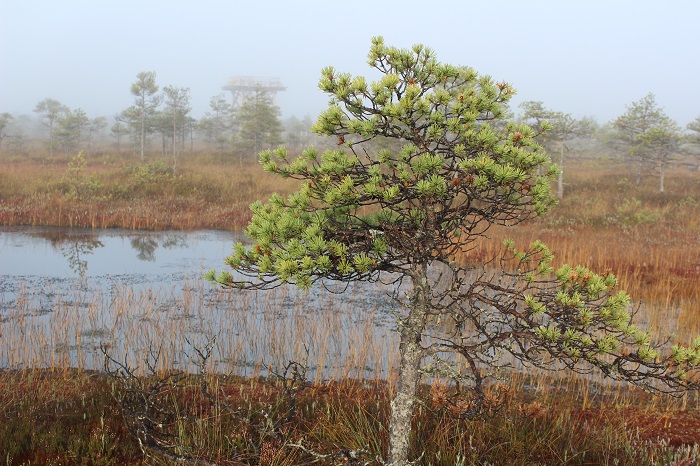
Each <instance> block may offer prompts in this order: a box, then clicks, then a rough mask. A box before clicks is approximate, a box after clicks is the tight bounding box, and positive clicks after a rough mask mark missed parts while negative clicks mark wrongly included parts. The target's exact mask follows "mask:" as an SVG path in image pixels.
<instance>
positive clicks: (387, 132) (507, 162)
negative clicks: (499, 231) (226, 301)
mask: <svg viewBox="0 0 700 466" xmlns="http://www.w3.org/2000/svg"><path fill="white" fill-rule="evenodd" d="M370 64H371V65H372V66H373V67H374V68H376V69H377V70H379V71H381V72H382V73H383V75H384V77H383V78H382V79H380V80H379V81H378V82H374V83H371V84H368V83H367V81H366V80H365V78H363V77H356V78H354V77H352V76H350V75H349V74H344V73H338V72H336V71H335V69H333V68H331V67H329V68H326V69H324V70H323V72H322V75H323V76H322V78H321V82H320V84H319V87H320V88H321V90H323V91H324V92H326V93H328V94H329V95H331V98H332V103H331V105H330V107H329V108H328V110H326V111H325V112H323V113H322V114H321V115H320V116H319V118H318V121H317V122H316V124H315V125H314V127H313V131H314V132H316V133H318V134H325V135H330V136H334V137H336V138H337V140H338V145H339V148H338V149H337V150H327V151H325V152H324V153H321V154H319V153H318V152H317V151H316V150H314V149H307V150H306V151H304V153H303V154H302V155H301V156H299V157H296V158H290V156H289V153H288V152H287V151H286V149H284V148H279V149H276V150H268V151H264V152H262V153H261V154H260V162H261V164H262V165H263V167H264V169H265V170H266V171H268V172H271V173H275V174H279V175H280V176H283V177H291V178H296V179H299V180H301V181H302V185H301V188H300V190H299V191H298V192H296V193H294V194H292V195H291V196H289V197H288V198H287V199H282V198H281V197H280V196H273V197H272V198H271V199H270V200H269V201H268V202H267V203H266V204H262V203H256V204H254V205H253V206H252V210H253V214H254V215H253V219H252V221H251V222H250V225H249V226H248V229H247V230H246V234H247V236H248V237H249V238H251V239H252V240H253V242H254V243H253V246H252V247H251V248H248V249H246V248H243V247H241V246H238V247H236V249H235V251H234V254H233V256H232V257H231V258H230V259H229V265H231V266H232V267H233V268H234V269H236V270H238V271H239V272H242V273H245V274H247V275H248V276H250V277H252V278H254V279H263V281H264V282H267V280H269V279H272V278H274V279H278V280H279V281H280V282H283V283H293V284H296V285H298V286H301V287H304V288H306V287H308V286H310V285H311V284H312V283H313V282H314V281H315V280H318V279H320V278H330V279H334V280H357V279H369V278H372V277H374V276H376V273H378V272H382V271H386V272H402V271H404V270H405V268H406V267H409V266H410V264H412V263H416V262H421V261H424V260H426V259H431V260H432V259H438V260H448V259H449V258H450V257H451V256H454V254H455V253H456V252H457V251H458V250H459V249H461V248H464V247H468V245H469V244H470V243H471V242H473V241H474V240H475V239H476V238H478V237H479V236H481V235H483V234H484V232H485V231H486V230H487V229H488V227H489V226H490V225H491V224H514V223H517V222H520V221H522V220H524V219H526V218H528V217H529V216H531V215H532V214H542V213H544V212H545V211H546V210H547V209H548V208H549V207H550V206H551V205H552V204H553V203H554V199H553V196H552V194H551V191H550V189H549V184H550V179H551V177H552V176H554V175H555V174H556V170H557V169H556V166H553V165H551V164H550V161H549V158H548V157H547V155H546V154H545V153H544V152H543V150H542V148H541V147H540V146H539V144H537V143H536V142H535V140H534V138H535V136H536V135H537V134H538V133H539V132H541V131H544V130H545V129H546V127H543V128H538V129H537V130H534V129H532V128H530V127H529V126H525V125H517V124H514V123H507V124H503V123H501V122H500V118H501V116H502V115H503V112H504V110H505V108H506V104H507V102H508V101H509V100H510V98H511V97H512V95H513V89H512V88H511V86H510V85H508V84H506V83H495V82H493V80H492V79H491V78H489V77H487V76H486V77H482V76H479V75H478V74H477V73H476V72H475V71H474V70H472V69H470V68H463V67H455V66H451V65H446V64H442V63H440V62H438V61H437V60H436V59H435V57H434V54H433V52H432V51H431V50H430V49H428V48H425V47H423V46H415V47H414V48H413V49H412V50H399V49H396V48H393V47H386V46H385V45H384V43H383V41H382V39H381V38H375V39H374V40H373V45H372V48H371V51H370ZM387 141H390V142H387ZM381 142H385V143H386V144H387V145H390V146H391V147H390V148H383V149H379V150H374V147H375V146H376V145H378V144H379V143H381ZM538 172H542V173H544V175H543V176H539V175H538V174H537V173H538ZM457 238H458V239H457ZM210 278H212V277H210ZM216 280H217V281H218V282H220V283H222V284H224V285H232V284H233V281H234V280H233V277H232V276H231V275H230V274H228V273H224V274H220V275H218V277H216Z"/></svg>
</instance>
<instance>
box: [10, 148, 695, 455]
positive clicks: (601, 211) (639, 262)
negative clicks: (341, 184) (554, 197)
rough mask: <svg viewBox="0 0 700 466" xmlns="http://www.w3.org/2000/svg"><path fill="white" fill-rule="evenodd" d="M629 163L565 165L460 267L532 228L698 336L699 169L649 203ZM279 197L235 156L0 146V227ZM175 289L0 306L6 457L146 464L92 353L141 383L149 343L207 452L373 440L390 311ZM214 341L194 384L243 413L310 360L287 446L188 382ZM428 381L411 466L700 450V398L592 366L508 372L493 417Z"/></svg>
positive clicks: (183, 223)
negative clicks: (38, 153)
mask: <svg viewBox="0 0 700 466" xmlns="http://www.w3.org/2000/svg"><path fill="white" fill-rule="evenodd" d="M627 173H628V172H627V167H626V166H625V165H615V164H611V163H609V162H607V163H599V162H591V161H589V162H586V163H581V164H577V166H575V167H574V168H571V169H567V172H566V174H567V185H566V188H567V189H566V195H565V198H564V199H563V200H562V201H561V202H560V204H559V205H558V206H557V207H555V208H554V209H553V210H552V211H551V212H550V214H549V215H548V216H546V217H544V218H542V219H535V220H533V221H531V222H528V223H527V224H523V225H520V226H517V227H513V228H503V229H501V228H493V229H492V230H490V232H489V233H490V236H491V238H490V239H485V240H484V241H482V242H481V243H480V244H478V247H477V248H475V249H474V250H472V251H471V252H470V253H469V254H467V255H465V256H463V257H460V258H458V259H460V260H463V261H465V262H479V261H483V260H484V259H485V258H488V257H492V256H493V255H494V254H495V253H496V251H497V250H498V248H500V246H501V240H502V238H503V237H509V238H512V239H514V240H515V241H516V243H518V244H519V245H523V246H524V245H526V244H528V243H529V242H531V241H532V240H534V239H537V238H539V239H542V240H543V241H544V242H545V244H547V245H548V246H549V247H550V248H551V249H552V251H553V252H554V253H555V254H556V260H555V261H556V262H557V263H564V262H566V263H570V264H572V265H573V264H583V265H586V266H588V267H590V268H591V269H593V270H596V271H600V272H603V271H612V272H613V273H615V274H616V275H617V276H618V278H619V279H620V288H622V289H626V290H627V291H628V292H629V293H630V294H631V296H632V297H633V299H634V303H635V306H636V309H637V314H638V315H637V318H638V319H639V320H640V321H641V322H642V323H643V324H644V325H645V326H647V327H651V328H652V329H653V330H654V332H655V333H656V334H659V335H663V334H666V333H671V332H673V333H675V334H676V335H677V339H678V340H679V341H681V342H687V341H689V340H691V339H692V338H693V337H694V336H696V335H697V334H700V286H699V285H698V284H699V283H700V220H699V219H700V176H699V175H698V173H697V172H687V171H684V170H681V169H678V170H672V171H671V172H670V173H669V174H668V177H667V180H668V182H667V192H666V193H664V194H663V195H661V194H658V193H657V192H655V190H656V185H655V183H654V182H653V181H652V182H650V183H648V184H642V185H639V186H637V185H635V184H634V183H633V182H631V181H629V180H628V179H627V178H626V176H627ZM292 189H294V182H285V181H283V182H281V183H280V181H279V180H278V179H273V178H269V177H267V176H266V175H265V174H264V173H262V170H260V168H259V167H258V166H257V165H256V164H252V163H251V164H249V165H245V166H243V167H240V166H239V165H238V161H237V160H228V159H226V158H223V157H220V156H216V157H215V156H208V155H206V154H201V155H198V156H193V157H191V158H190V159H184V160H182V161H179V162H178V171H177V172H173V171H172V170H171V169H170V168H169V166H168V163H167V162H166V161H162V160H158V159H151V160H149V161H148V162H147V163H140V161H138V160H137V159H135V158H133V157H127V156H102V157H94V158H83V159H82V160H81V159H80V158H77V157H73V158H71V159H69V160H66V159H65V158H56V159H54V160H46V159H43V158H31V157H29V158H25V159H18V158H6V159H3V160H2V164H1V165H0V223H1V224H3V225H61V226H82V227H91V228H107V227H119V228H136V229H141V228H146V229H170V228H182V229H194V228H226V229H231V228H240V227H241V226H242V225H244V224H245V222H246V221H247V218H248V217H247V216H248V213H247V206H248V205H249V204H250V203H251V202H252V201H253V200H256V199H264V198H266V197H267V196H268V195H269V193H271V192H272V191H281V192H283V193H284V192H289V191H291V190H292ZM555 265H556V264H555ZM182 288H183V290H184V291H183V292H182V293H179V292H178V293H175V294H173V293H171V292H169V291H167V290H140V289H134V288H129V287H116V289H115V291H114V293H113V294H112V295H110V296H108V297H105V296H99V295H90V296H86V295H84V294H80V292H79V290H76V295H75V298H74V299H72V300H70V301H69V302H60V303H57V304H56V306H55V308H52V309H45V308H41V307H40V306H39V305H37V303H36V301H35V300H34V299H33V298H32V293H33V290H30V289H26V290H24V291H22V292H20V293H19V295H18V298H17V300H16V302H15V303H13V305H12V306H11V307H10V308H5V309H3V313H2V315H0V362H2V366H3V367H4V368H5V370H4V371H3V372H2V373H1V374H0V418H1V419H3V422H0V453H1V454H0V461H2V462H4V463H5V464H86V465H87V464H105V465H107V464H151V463H149V461H151V460H149V461H146V460H145V459H144V457H143V456H142V455H141V453H140V450H139V447H138V445H137V443H136V441H135V440H134V439H133V438H132V437H131V436H130V435H129V434H128V432H127V431H126V430H125V427H124V424H123V422H122V414H123V413H122V412H121V411H120V409H121V408H120V406H119V405H118V404H117V403H116V402H115V400H114V398H113V396H112V394H113V392H114V390H118V389H119V387H118V386H116V385H114V382H113V381H111V380H110V379H108V378H106V377H105V376H104V374H103V373H102V371H101V370H100V369H101V365H102V363H103V358H102V354H101V352H100V351H99V346H100V345H103V346H105V347H106V348H107V350H108V351H109V352H110V354H111V355H112V356H113V357H115V358H116V359H117V360H125V361H126V360H128V361H130V362H132V363H133V364H134V365H136V366H139V368H140V369H139V370H140V371H141V372H139V374H140V375H142V376H144V377H146V376H147V375H148V374H147V371H146V369H145V366H144V364H143V361H144V360H145V358H146V357H147V356H148V354H149V352H150V351H152V350H153V349H154V348H155V349H157V350H158V351H159V352H160V355H161V356H160V358H159V360H158V361H159V362H158V364H159V365H158V367H157V368H156V369H157V370H158V371H161V372H167V371H183V373H185V374H187V377H186V378H185V379H184V381H183V382H182V384H180V385H178V386H177V387H173V389H172V392H171V393H170V394H169V395H168V396H169V397H168V400H169V402H170V403H172V405H173V406H176V407H177V410H178V412H182V413H186V414H187V415H183V417H182V419H181V420H180V421H178V422H180V423H181V424H178V429H177V435H178V438H177V440H178V441H179V442H180V443H181V444H182V445H184V446H183V448H186V449H188V451H190V452H195V453H197V454H199V455H202V456H203V457H204V456H207V457H208V458H210V459H211V460H212V461H215V462H217V463H218V464H270V465H272V464H274V465H282V464H304V462H310V461H312V460H314V457H313V456H310V454H309V453H306V452H304V451H303V450H301V449H299V448H295V447H291V446H289V444H290V443H298V442H302V441H303V442H304V445H307V446H308V447H309V448H313V449H315V450H316V451H322V452H326V453H328V452H336V451H339V449H340V448H341V447H344V448H355V449H363V450H365V451H367V452H368V454H380V453H382V452H384V451H385V449H386V425H387V419H388V418H387V416H388V410H389V400H390V398H391V396H392V387H393V382H394V380H395V377H396V374H395V370H394V368H395V362H396V357H397V353H396V352H397V342H396V337H395V335H394V333H393V332H392V331H391V326H390V322H391V318H390V316H389V314H388V313H387V311H388V309H387V308H386V307H385V306H383V305H379V304H376V305H374V306H372V305H370V306H364V305H361V304H358V303H357V302H356V301H353V300H350V299H347V298H346V296H347V295H343V294H320V295H316V296H315V297H314V298H313V299H307V298H305V297H304V296H303V295H300V294H298V292H297V291H295V290H291V289H288V288H280V289H278V290H276V291H275V292H273V293H267V294H255V293H241V292H235V291H225V290H219V289H213V288H212V287H211V286H210V285H209V284H207V283H204V282H200V281H197V282H193V283H183V287H182ZM374 291H380V290H374ZM366 293H367V292H366V290H363V289H352V290H350V294H353V295H362V294H366ZM380 295H381V292H379V293H378V294H377V296H380ZM214 335H216V336H217V344H216V346H215V352H214V355H213V357H212V360H211V363H212V367H213V368H214V369H215V371H214V373H213V374H209V375H206V377H209V378H210V385H211V386H212V387H217V389H216V393H217V394H218V396H221V397H223V398H222V399H223V400H225V401H226V403H227V404H230V405H236V406H240V407H241V409H243V410H244V411H245V410H251V411H250V412H253V411H252V410H255V409H258V408H261V407H262V408H265V407H269V406H281V405H283V404H284V403H285V396H284V391H283V390H282V389H281V387H280V385H279V382H276V381H275V380H273V379H271V378H270V377H269V376H270V374H271V372H272V371H274V370H276V369H279V367H282V366H283V365H284V364H285V363H286V361H288V360H290V359H292V360H297V361H300V362H303V363H305V364H306V365H307V366H308V367H309V368H310V372H309V374H310V377H309V383H310V385H309V387H307V389H306V390H304V391H303V392H302V394H301V395H300V399H299V400H298V408H297V411H296V414H295V417H294V419H293V420H291V421H290V423H289V424H288V425H287V426H286V429H287V430H286V431H285V432H286V434H285V435H286V437H285V439H284V440H280V439H279V438H264V439H261V438H259V436H258V437H255V436H254V435H253V434H252V433H251V432H250V431H249V430H247V428H246V426H244V425H241V424H240V420H236V419H235V418H232V417H230V416H226V415H225V413H223V412H221V411H217V408H216V406H214V405H210V404H209V403H211V400H207V399H205V398H204V397H203V396H202V394H201V393H199V392H198V390H197V387H198V386H199V383H200V381H199V379H198V377H202V376H201V375H198V371H197V366H196V365H195V364H193V361H192V359H191V358H192V355H193V354H194V353H193V347H192V345H195V346H196V345H200V346H201V345H204V344H206V342H207V341H208V339H209V338H211V337H212V336H214ZM430 382H431V383H432V384H433V386H430V385H426V386H425V387H424V388H423V390H422V395H421V402H420V403H419V409H418V412H417V414H416V417H415V419H414V427H415V439H414V440H415V441H414V442H413V445H414V451H413V456H414V457H419V456H420V455H421V454H422V455H423V456H422V459H421V464H426V465H428V464H430V465H457V464H465V465H466V464H514V465H521V464H522V465H525V464H630V465H633V464H634V465H641V464H677V465H686V464H688V465H689V464H697V462H698V461H700V459H699V458H700V457H699V456H698V455H699V453H698V443H699V442H700V411H699V409H700V406H699V403H700V402H699V401H698V397H697V395H696V394H687V395H684V396H683V397H681V398H679V399H675V398H668V397H651V396H650V395H647V394H645V393H643V392H641V391H639V390H636V389H633V388H630V387H628V386H625V385H621V384H617V383H609V382H606V381H605V380H603V378H602V377H601V376H600V375H596V376H593V377H578V376H570V375H567V374H563V373H556V374H554V375H552V374H546V373H543V372H537V371H527V372H514V373H511V374H507V377H505V378H504V380H502V381H500V383H501V384H502V386H503V387H505V388H504V390H506V392H507V394H508V397H507V400H508V402H507V403H505V404H503V406H502V409H501V410H500V411H499V412H497V413H493V414H492V415H490V416H488V417H486V418H484V419H472V420H469V419H456V418H454V416H451V415H450V412H449V410H446V409H444V406H442V405H441V401H440V400H441V399H440V397H439V396H437V395H436V394H439V393H440V390H441V387H440V385H439V381H430ZM265 409H267V408H265ZM256 442H258V443H256ZM207 452H208V453H207ZM369 458H370V456H367V461H369ZM316 459H318V458H316ZM162 464H168V463H167V461H164V462H163V463H162ZM319 464H334V463H333V462H331V461H330V460H328V459H327V460H324V461H320V462H319ZM339 464H340V463H339ZM370 464H371V463H370Z"/></svg>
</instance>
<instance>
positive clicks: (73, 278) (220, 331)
mask: <svg viewBox="0 0 700 466" xmlns="http://www.w3.org/2000/svg"><path fill="white" fill-rule="evenodd" d="M237 240H238V238H236V237H234V235H233V234H231V233H226V232H219V231H197V232H158V233H154V232H138V231H137V232H134V231H119V230H109V231H107V230H104V231H93V230H76V229H65V228H3V229H0V336H1V337H2V338H0V366H2V367H13V368H20V367H27V366H43V367H54V366H65V365H70V366H82V367H88V368H99V367H101V365H102V363H103V355H102V352H101V351H100V350H99V348H100V347H101V346H105V347H107V348H108V349H109V352H110V354H111V355H112V356H114V357H118V358H120V359H124V358H131V359H132V360H133V361H134V364H137V363H138V362H139V361H143V360H144V359H145V358H146V357H147V356H148V354H149V352H153V353H158V352H160V358H159V361H158V364H160V365H162V366H164V367H179V368H183V367H187V368H190V369H191V368H192V367H193V366H192V363H193V359H192V355H193V354H194V352H193V346H197V347H202V346H204V345H205V344H206V343H207V342H208V341H209V340H210V339H211V338H214V337H215V338H216V339H217V345H216V347H215V352H214V356H213V358H212V364H213V365H216V368H217V370H221V371H226V372H231V371H235V372H238V373H241V372H242V373H244V374H249V373H254V372H255V371H261V370H263V371H264V370H265V368H266V367H269V368H271V369H274V368H275V367H279V366H281V365H283V364H284V363H285V361H287V360H290V359H293V360H304V361H305V362H306V363H307V364H308V365H309V367H310V368H311V369H312V371H313V373H314V374H316V375H317V376H319V377H331V376H358V375H362V376H365V375H372V374H373V375H375V376H385V375H386V370H387V367H388V364H389V362H390V359H391V357H392V355H391V354H388V353H391V351H393V350H392V349H391V348H392V347H394V346H395V345H394V342H393V338H394V335H393V333H392V332H391V325H390V322H391V320H392V319H391V314H390V311H391V309H392V307H393V306H394V303H393V302H392V300H391V299H390V298H389V296H388V294H389V292H390V291H391V287H385V286H382V285H381V284H371V285H367V284H352V285H350V286H348V287H346V286H339V285H332V284H328V286H317V287H316V288H314V289H313V290H311V291H310V292H308V293H303V292H300V291H298V290H296V289H294V288H293V287H280V288H278V289H276V290H273V291H268V292H241V291H228V290H221V289H220V288H217V287H215V286H213V285H211V284H209V283H207V282H205V281H204V280H202V275H203V273H204V271H206V270H208V269H210V268H214V269H217V270H221V269H223V268H225V265H224V263H223V258H224V257H225V256H226V255H228V254H229V252H230V251H231V245H232V244H233V242H234V241H237ZM378 342H379V344H377V343H378Z"/></svg>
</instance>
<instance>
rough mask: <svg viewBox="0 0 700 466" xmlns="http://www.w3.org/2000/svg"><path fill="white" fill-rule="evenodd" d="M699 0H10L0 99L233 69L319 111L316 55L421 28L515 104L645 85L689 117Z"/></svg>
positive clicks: (201, 84) (299, 112)
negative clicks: (276, 82) (506, 87)
mask: <svg viewBox="0 0 700 466" xmlns="http://www.w3.org/2000/svg"><path fill="white" fill-rule="evenodd" d="M697 18H700V2H697V1H696V0H687V1H678V0H669V1H668V2H659V1H658V0H634V1H632V0H630V1H627V0H623V1H620V0H616V1H612V2H611V1H610V0H605V1H602V0H594V1H587V2H562V1H559V0H552V1H533V2H516V1H511V0H501V1H497V2H488V1H483V0H482V1H478V2H476V1H472V0H466V1H442V2H425V1H415V0H404V1H401V2H378V1H376V0H353V1H347V2H331V1H318V0H313V1H298V2H286V1H278V2H270V1H267V2H254V1H248V2H242V1H236V0H233V1H223V0H222V1H213V0H200V1H197V2H191V1H182V0H169V1H161V0H150V1H136V0H121V1H118V2H96V1H94V0H86V1H80V0H64V1H60V2H55V1H50V0H41V1H40V0H22V1H9V0H6V1H5V2H3V6H2V15H1V16H0V112H10V113H13V114H31V113H32V110H33V109H34V107H35V105H36V104H37V102H39V101H40V100H42V99H44V98H47V97H49V98H52V99H56V100H58V101H60V102H61V103H62V104H64V105H67V106H68V107H71V108H82V109H83V110H85V112H86V113H87V114H88V115H89V116H90V117H96V116H107V117H111V116H113V115H114V114H116V113H118V112H120V111H122V110H123V109H125V108H126V107H128V106H129V105H131V104H132V103H133V99H132V96H131V95H130V92H129V88H130V85H131V83H132V82H134V80H135V78H136V74H137V73H138V72H140V71H155V72H156V73H157V82H158V84H159V85H160V87H161V89H162V88H163V86H166V85H172V86H178V87H189V88H190V94H191V101H190V102H191V107H192V113H191V115H192V116H194V117H195V118H199V117H201V116H202V115H203V114H204V112H206V111H207V110H208V106H209V99H210V98H211V97H212V96H214V95H217V94H219V93H221V92H223V91H222V86H224V85H225V84H226V82H227V81H228V79H229V78H230V77H232V76H239V75H252V76H272V77H278V78H280V79H281V81H282V82H283V83H284V84H285V86H286V87H287V90H286V91H284V92H282V93H280V94H279V95H278V100H277V104H278V105H279V106H280V108H281V110H282V114H283V116H284V117H289V116H292V115H294V116H298V117H303V116H305V115H311V116H312V117H314V116H316V115H317V114H318V113H319V112H320V111H321V110H322V109H323V108H324V107H325V105H326V103H327V97H326V96H325V95H323V94H322V93H321V92H320V91H319V90H318V89H317V87H316V86H317V82H318V78H319V76H320V70H321V68H323V67H324V66H328V65H333V66H335V67H336V68H337V69H339V70H341V71H347V72H351V73H353V74H363V75H367V74H371V70H370V68H369V67H368V66H367V64H366V55H367V51H368V49H369V45H370V38H371V37H372V36H374V35H383V36H384V37H385V40H386V43H387V44H389V45H396V46H400V47H409V46H411V45H412V44H414V43H423V44H425V45H428V46H430V47H432V48H433V49H434V50H435V51H436V52H437V55H438V59H439V60H441V61H443V62H447V63H452V64H456V65H467V66H472V67H473V68H475V69H476V70H477V71H478V72H480V73H482V74H490V75H491V76H493V77H494V78H495V79H497V80H505V81H508V82H510V83H512V84H513V85H514V86H515V87H516V89H517V90H518V95H517V97H516V99H515V100H514V101H513V102H512V106H513V107H514V108H515V107H517V105H518V103H520V102H522V101H525V100H541V101H543V102H544V104H545V105H546V106H547V107H549V108H551V109H553V110H558V111H563V112H566V113H571V114H572V115H573V116H574V117H583V116H592V117H594V118H595V119H596V120H597V121H599V122H601V123H604V122H606V121H609V120H611V119H613V118H615V117H616V116H618V115H620V114H622V113H623V112H624V111H625V106H626V105H629V104H630V103H631V102H633V101H636V100H639V99H640V98H642V97H644V96H645V95H646V94H648V93H649V92H653V93H654V94H655V95H656V98H657V102H658V103H659V105H660V106H662V107H663V108H664V110H665V111H666V113H667V114H668V115H669V116H670V117H671V118H674V119H675V120H676V121H678V122H679V123H680V124H681V125H683V126H685V124H686V123H688V122H689V121H691V120H693V119H694V118H695V117H697V116H698V115H700V93H698V91H697V89H696V87H695V86H696V83H697V82H698V81H699V80H700V60H698V59H697V51H696V49H697V46H698V44H700V29H698V28H697V24H696V23H697Z"/></svg>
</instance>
